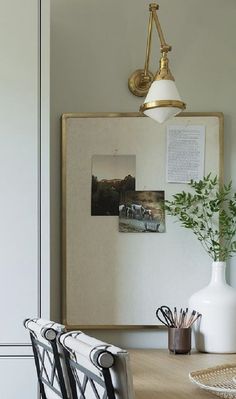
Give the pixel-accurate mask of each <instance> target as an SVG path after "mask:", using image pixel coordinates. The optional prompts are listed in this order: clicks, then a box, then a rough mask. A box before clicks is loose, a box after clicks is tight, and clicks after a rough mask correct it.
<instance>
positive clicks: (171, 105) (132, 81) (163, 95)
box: [128, 3, 186, 123]
mask: <svg viewBox="0 0 236 399" xmlns="http://www.w3.org/2000/svg"><path fill="white" fill-rule="evenodd" d="M158 9H159V6H158V4H156V3H151V4H149V11H150V17H149V24H148V38H147V47H146V59H145V66H144V69H137V70H136V71H135V72H133V73H132V75H131V76H130V78H129V81H128V86H129V90H130V91H131V92H132V93H133V94H134V95H135V96H139V97H143V96H145V95H147V96H146V98H145V100H144V103H143V104H142V105H141V107H140V111H141V112H142V113H144V114H145V115H147V116H149V117H150V118H152V119H154V120H156V121H158V122H159V123H163V122H165V121H166V120H167V119H169V118H171V117H173V116H174V115H177V114H178V113H179V112H181V111H183V110H184V109H185V108H186V105H185V103H184V102H183V101H182V100H181V98H180V95H179V93H178V90H177V88H176V85H175V82H174V80H175V79H174V77H173V75H172V74H171V72H170V69H169V60H168V58H167V54H168V52H169V51H171V46H170V45H168V44H167V43H166V42H165V39H164V35H163V32H162V29H161V25H160V22H159V19H158V16H157V10H158ZM153 21H154V22H155V25H156V28H157V33H158V36H159V39H160V43H161V46H160V51H161V59H160V68H159V70H158V71H157V73H156V75H155V77H154V76H153V74H152V73H151V72H150V71H149V69H148V68H149V60H150V52H151V39H152V27H153Z"/></svg>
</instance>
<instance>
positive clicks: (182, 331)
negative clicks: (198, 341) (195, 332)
mask: <svg viewBox="0 0 236 399" xmlns="http://www.w3.org/2000/svg"><path fill="white" fill-rule="evenodd" d="M168 349H169V351H170V352H173V353H174V354H186V353H189V354H190V352H191V328H174V327H169V328H168Z"/></svg>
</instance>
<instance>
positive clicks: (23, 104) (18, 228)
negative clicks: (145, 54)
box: [0, 0, 50, 399]
mask: <svg viewBox="0 0 236 399" xmlns="http://www.w3.org/2000/svg"><path fill="white" fill-rule="evenodd" d="M0 4H1V13H0V49H1V62H0V271H1V273H0V276H1V278H0V313H1V323H2V327H1V328H0V398H1V399H18V398H24V399H34V398H35V399H36V397H37V389H36V373H35V369H34V364H33V359H32V357H30V356H31V352H29V339H28V336H27V334H26V333H25V331H24V328H23V324H22V323H23V320H24V319H25V318H26V317H32V316H36V315H38V316H40V315H42V316H43V317H44V318H48V317H49V255H50V251H49V0H21V1H19V0H11V1H9V0H1V1H0ZM42 260H43V261H42ZM27 345H28V346H27ZM29 354H30V356H29ZM27 356H29V357H27ZM15 381H16V383H15Z"/></svg>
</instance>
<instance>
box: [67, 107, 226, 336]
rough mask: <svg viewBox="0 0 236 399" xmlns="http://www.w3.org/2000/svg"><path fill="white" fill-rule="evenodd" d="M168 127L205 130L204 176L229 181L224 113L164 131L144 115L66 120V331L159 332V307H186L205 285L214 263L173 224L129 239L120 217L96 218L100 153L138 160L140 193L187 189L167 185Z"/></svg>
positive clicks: (192, 118)
mask: <svg viewBox="0 0 236 399" xmlns="http://www.w3.org/2000/svg"><path fill="white" fill-rule="evenodd" d="M111 116H112V117H111ZM167 125H183V126H188V125H204V126H205V131H206V142H205V169H204V174H205V175H206V174H207V173H209V172H211V173H212V174H213V175H216V174H217V175H218V176H219V175H220V174H222V172H223V170H222V169H223V166H222V165H223V116H222V114H217V113H215V114H201V115H199V114H187V113H186V114H184V116H180V117H176V118H174V119H172V120H170V121H168V123H166V124H163V125H159V124H157V123H156V122H154V121H152V120H151V119H150V118H143V117H138V116H137V114H136V115H135V114H132V115H131V114H130V115H129V114H125V115H123V116H121V115H120V116H118V115H115V114H112V115H109V117H107V115H105V114H100V115H99V114H94V115H93V114H90V115H86V114H84V115H83V114H71V115H70V114H68V115H64V117H63V176H62V177H63V284H64V289H63V322H64V323H65V324H66V325H67V326H73V328H78V327H80V328H83V327H85V326H86V327H92V326H96V327H98V328H99V327H101V328H102V327H106V328H107V327H108V328H109V326H143V325H144V326H147V325H150V326H152V325H156V324H157V320H156V318H155V310H156V308H157V307H158V306H159V305H162V304H164V303H165V304H168V305H169V306H184V305H186V304H187V298H188V297H189V296H190V295H191V294H192V293H193V292H194V291H196V290H197V289H199V287H201V286H203V285H204V284H205V280H206V274H207V273H210V268H209V267H208V266H209V265H210V259H209V258H208V257H207V255H206V254H205V253H204V251H203V250H202V249H201V246H200V244H199V242H198V241H197V240H196V238H195V237H193V235H192V234H191V232H189V231H187V230H185V229H183V228H182V227H180V225H179V224H178V223H175V222H174V220H173V219H172V218H170V217H166V232H165V233H163V234H152V233H151V234H150V233H145V234H124V233H119V232H118V217H116V216H109V217H107V216H104V217H103V216H91V209H90V203H91V160H92V156H93V155H95V154H96V155H99V154H102V155H105V154H109V155H112V154H114V156H115V155H125V154H126V155H136V190H164V191H165V198H166V199H168V198H170V197H171V195H172V194H174V193H176V192H178V191H182V190H186V189H188V187H187V185H186V184H175V183H166V170H165V162H166V127H167ZM176 269H178V273H177V272H176ZM173 271H174V275H175V278H174V279H171V278H170V276H171V275H173ZM183 276H184V277H183ZM195 277H197V278H195ZM196 281H197V283H196Z"/></svg>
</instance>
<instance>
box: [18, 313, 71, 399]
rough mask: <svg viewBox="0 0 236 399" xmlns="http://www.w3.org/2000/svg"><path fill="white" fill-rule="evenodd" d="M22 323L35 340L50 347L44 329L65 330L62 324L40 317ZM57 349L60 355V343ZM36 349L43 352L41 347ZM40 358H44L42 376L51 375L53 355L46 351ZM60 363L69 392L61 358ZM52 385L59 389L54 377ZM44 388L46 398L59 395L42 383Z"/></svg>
mask: <svg viewBox="0 0 236 399" xmlns="http://www.w3.org/2000/svg"><path fill="white" fill-rule="evenodd" d="M24 324H25V327H26V328H27V329H28V330H29V331H30V332H32V334H33V336H34V337H35V338H36V339H37V341H39V342H41V343H42V344H43V345H45V346H46V347H48V348H51V346H50V342H48V341H47V340H46V339H45V338H44V331H45V330H46V329H48V328H50V329H52V330H54V331H55V333H56V334H58V333H62V332H65V331H66V328H65V326H64V325H62V324H58V323H55V322H53V321H50V320H44V319H40V318H35V319H28V320H26V321H25V323H24ZM57 349H58V353H59V354H60V355H61V356H62V348H61V345H58V344H57ZM38 350H39V351H40V353H41V354H42V353H43V348H40V347H38ZM41 358H43V359H44V367H45V369H44V368H43V369H42V377H43V378H45V379H47V376H51V373H52V362H54V361H55V360H54V356H53V354H52V353H48V355H45V356H41ZM40 362H41V361H40ZM60 363H61V367H62V371H63V376H64V381H65V384H66V389H67V392H68V393H69V392H70V387H69V381H68V376H67V372H66V366H65V364H64V361H63V359H62V360H61V362H60ZM46 373H47V374H46ZM53 386H54V388H56V389H57V390H58V391H60V387H59V384H58V381H57V379H56V378H54V382H53ZM44 390H45V394H46V397H47V399H58V398H59V396H58V395H57V394H56V393H55V392H54V391H53V389H52V388H50V387H49V386H47V385H46V384H45V383H44Z"/></svg>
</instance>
